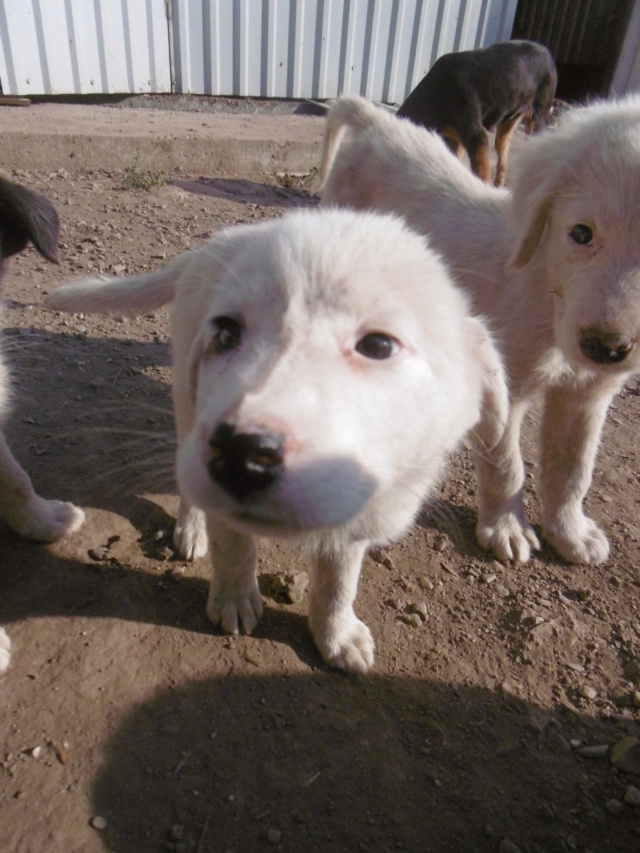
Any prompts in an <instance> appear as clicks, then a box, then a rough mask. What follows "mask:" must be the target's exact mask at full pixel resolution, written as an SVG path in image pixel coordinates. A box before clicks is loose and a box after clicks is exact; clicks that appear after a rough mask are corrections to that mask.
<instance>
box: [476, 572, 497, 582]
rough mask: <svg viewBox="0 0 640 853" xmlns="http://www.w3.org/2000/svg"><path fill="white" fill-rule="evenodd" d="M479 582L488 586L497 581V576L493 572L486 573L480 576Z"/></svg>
mask: <svg viewBox="0 0 640 853" xmlns="http://www.w3.org/2000/svg"><path fill="white" fill-rule="evenodd" d="M480 580H481V581H482V583H486V584H490V583H493V582H494V581H496V580H498V576H497V575H495V574H494V573H493V572H487V573H486V574H484V575H480Z"/></svg>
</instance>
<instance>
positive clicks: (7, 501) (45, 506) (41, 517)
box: [0, 178, 84, 542]
mask: <svg viewBox="0 0 640 853" xmlns="http://www.w3.org/2000/svg"><path fill="white" fill-rule="evenodd" d="M58 233H59V222H58V215H57V213H56V211H55V209H54V207H53V205H52V204H51V202H50V201H49V200H48V199H47V198H45V196H43V195H41V194H40V193H37V192H35V191H34V190H31V189H28V188H27V187H23V186H20V185H19V184H14V183H12V182H11V181H7V180H5V179H4V178H0V278H1V277H2V272H3V269H4V266H5V264H6V261H7V258H9V257H11V255H15V254H16V253H17V252H20V251H22V250H23V249H24V248H25V247H26V246H27V244H28V243H29V241H31V242H32V243H33V245H34V246H35V247H36V249H37V250H38V251H39V252H40V254H41V255H42V256H43V257H45V258H47V260H49V261H53V262H56V263H57V253H58ZM9 399H10V392H9V379H8V372H7V368H6V366H5V364H4V361H3V360H2V353H1V352H0V421H1V420H2V419H3V418H4V416H5V415H6V414H7V411H8V408H9ZM0 516H2V517H3V518H5V519H6V521H7V522H8V523H9V524H10V525H11V527H12V528H13V529H14V530H15V531H16V532H17V533H19V534H20V535H21V536H25V537H26V538H28V539H35V540H37V541H40V542H53V541H54V540H55V539H59V538H60V537H61V536H64V535H65V534H67V533H71V532H73V531H74V530H76V529H77V528H78V527H80V525H81V524H82V522H83V521H84V513H83V512H82V510H80V509H78V508H77V507H75V506H73V504H70V503H62V502H61V501H55V500H45V499H44V498H41V497H39V496H38V495H37V494H36V493H35V491H34V489H33V485H32V484H31V480H30V479H29V476H28V474H27V473H26V472H25V471H24V470H23V469H22V467H21V466H20V465H19V463H18V462H17V461H16V459H15V458H14V456H13V454H12V453H11V450H10V449H9V446H8V444H7V442H6V440H5V437H4V433H3V432H2V429H1V428H0Z"/></svg>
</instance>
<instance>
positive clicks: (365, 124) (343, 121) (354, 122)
mask: <svg viewBox="0 0 640 853" xmlns="http://www.w3.org/2000/svg"><path fill="white" fill-rule="evenodd" d="M386 115H387V113H386V111H385V110H384V109H383V108H382V107H376V106H375V104H372V103H371V101H367V99H366V98H361V97H359V96H357V95H345V96H344V97H343V98H340V99H339V100H338V101H336V103H335V105H334V106H333V107H332V108H331V110H330V111H329V115H328V116H327V124H326V127H325V132H324V143H323V147H322V159H321V161H320V167H319V169H318V177H317V180H316V183H315V186H314V191H315V192H318V191H319V190H321V189H322V187H323V186H324V184H325V182H326V180H327V177H328V175H329V171H330V169H331V166H332V164H333V161H334V159H335V156H336V153H337V151H338V148H339V147H340V143H341V142H342V137H343V135H344V132H345V131H346V130H349V131H350V132H351V133H352V134H353V135H354V136H357V135H358V134H359V133H363V132H364V131H365V130H368V129H369V128H370V127H372V126H374V125H376V124H377V123H378V122H379V121H381V120H383V118H382V117H384V116H386Z"/></svg>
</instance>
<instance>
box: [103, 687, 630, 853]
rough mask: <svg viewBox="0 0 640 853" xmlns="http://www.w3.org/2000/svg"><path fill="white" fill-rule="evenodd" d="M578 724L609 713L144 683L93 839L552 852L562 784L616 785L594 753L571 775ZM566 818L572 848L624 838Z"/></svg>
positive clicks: (375, 690)
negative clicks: (102, 827) (101, 828)
mask: <svg viewBox="0 0 640 853" xmlns="http://www.w3.org/2000/svg"><path fill="white" fill-rule="evenodd" d="M585 727H586V728H587V730H588V736H589V739H590V741H591V742H594V743H602V742H604V743H606V742H608V741H609V740H611V739H612V738H615V736H616V725H615V723H614V722H613V721H609V722H607V721H602V720H599V719H596V720H594V719H593V718H591V719H590V718H588V717H582V716H581V715H580V714H579V713H578V712H577V711H575V712H574V711H570V710H568V709H566V708H563V707H556V708H541V707H538V706H536V705H535V704H532V703H528V702H524V701H522V700H520V699H518V698H516V697H514V696H512V695H510V694H508V693H506V692H504V691H502V690H496V691H491V690H487V689H483V688H479V687H475V686H473V685H468V686H467V685H461V686H459V687H453V686H451V685H449V684H446V683H441V682H434V681H431V680H428V679H417V678H400V677H395V678H392V677H386V676H376V675H373V676H370V677H368V678H366V679H355V678H345V677H344V676H341V675H340V674H337V673H334V672H326V673H313V674H302V675H291V676H289V677H286V678H283V677H282V676H281V675H266V676H265V675H262V676H261V675H260V674H255V675H252V676H246V675H241V674H237V673H233V672H231V673H229V674H226V675H225V676H224V677H218V678H209V679H205V680H201V679H200V680H187V681H183V682H182V683H181V684H179V685H176V686H174V687H172V689H170V690H159V691H157V692H155V693H154V695H153V697H152V698H149V699H146V700H145V701H144V702H141V703H140V704H139V705H138V706H137V707H135V708H133V710H131V711H130V712H129V713H128V715H127V716H126V717H124V718H122V719H121V721H120V723H119V725H118V727H117V729H116V730H115V731H114V732H113V734H112V736H111V737H110V738H109V740H108V742H107V743H106V744H105V746H104V753H103V755H104V761H103V762H102V765H101V767H100V769H99V771H98V772H97V774H96V776H95V778H94V780H93V785H92V812H93V813H94V814H99V815H101V816H103V817H104V818H105V819H106V822H107V826H108V829H107V831H106V833H105V836H104V843H105V848H106V849H109V850H113V849H121V848H123V846H124V848H126V849H130V850H132V849H135V850H136V851H138V853H147V851H148V853H151V851H157V850H160V849H165V848H166V849H173V846H174V842H173V841H169V842H167V839H175V838H176V837H177V836H178V837H180V838H181V839H183V846H184V848H185V849H188V850H196V849H197V850H198V851H209V852H210V853H211V851H214V850H216V851H217V850H238V851H249V850H260V849H263V848H264V849H268V847H269V843H268V842H269V841H271V844H272V845H273V844H274V843H275V841H274V839H276V840H277V839H280V838H281V839H283V841H285V842H286V843H283V844H282V849H286V850H291V851H307V850H313V851H332V850H381V851H382V850H392V849H393V850H396V849H397V850H405V851H419V850H420V851H445V850H456V851H468V853H472V851H493V850H498V848H500V849H502V845H503V844H504V839H505V838H507V839H512V838H516V839H518V847H522V849H527V850H559V849H563V848H564V847H565V846H567V845H565V839H566V834H567V829H566V827H567V823H569V821H570V819H571V817H572V815H574V814H575V812H576V791H580V793H581V799H580V800H578V802H581V803H589V804H591V803H592V802H593V803H595V802H598V803H599V802H601V801H602V800H603V799H604V791H605V790H606V791H607V795H610V793H609V792H610V791H611V789H612V788H613V787H614V785H613V783H612V781H611V778H610V777H611V772H610V769H609V767H608V766H607V765H608V762H606V763H605V762H600V764H599V765H598V764H597V763H594V762H592V764H591V765H590V767H589V770H590V772H589V776H588V777H587V775H586V773H585V766H584V764H582V763H581V762H580V761H577V760H576V758H575V755H574V754H573V753H572V751H571V750H567V749H566V748H565V745H566V743H567V739H568V738H570V737H575V735H576V732H580V733H582V732H583V731H584V729H585ZM550 792H551V793H550ZM550 798H551V799H552V800H553V804H552V805H550ZM532 803H533V804H537V805H536V807H535V808H532ZM550 816H553V819H550ZM570 825H571V831H572V833H573V834H574V835H575V838H576V843H575V844H573V843H572V844H571V845H569V846H571V847H572V848H574V847H579V848H580V849H582V848H583V846H585V849H586V847H588V848H590V849H604V848H607V849H612V850H614V849H615V850H620V851H622V850H628V849H631V848H630V847H629V846H628V844H629V832H630V831H631V828H630V826H629V825H628V822H625V821H624V820H623V819H619V820H617V821H614V822H611V821H608V820H605V819H604V816H603V815H601V814H600V810H599V809H597V808H591V807H589V808H586V807H584V808H581V810H580V821H574V823H571V824H570ZM176 827H177V829H176ZM275 832H277V835H276V834H275ZM169 844H171V846H169ZM278 846H280V845H278ZM512 846H513V848H514V849H515V844H512ZM505 849H506V848H505Z"/></svg>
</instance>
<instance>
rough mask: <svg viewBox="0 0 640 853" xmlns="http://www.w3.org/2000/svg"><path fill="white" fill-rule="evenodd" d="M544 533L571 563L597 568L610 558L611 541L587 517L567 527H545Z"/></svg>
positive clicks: (554, 525) (557, 525) (559, 552)
mask: <svg viewBox="0 0 640 853" xmlns="http://www.w3.org/2000/svg"><path fill="white" fill-rule="evenodd" d="M543 532H544V537H545V539H546V540H547V541H548V542H549V544H550V545H552V546H553V547H554V548H555V550H556V551H557V552H558V554H560V556H561V557H564V559H565V560H567V561H568V562H570V563H586V564H588V565H592V566H597V565H599V564H600V563H604V561H605V560H606V559H607V557H608V556H609V540H608V539H607V537H606V535H605V534H604V533H603V531H602V530H601V529H600V528H599V527H598V525H597V524H596V523H595V521H592V520H591V519H590V518H587V516H582V517H581V518H580V519H579V520H578V521H576V522H574V523H573V524H571V525H567V526H561V525H559V524H557V523H556V524H553V525H549V526H548V527H547V526H545V527H544V528H543Z"/></svg>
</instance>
